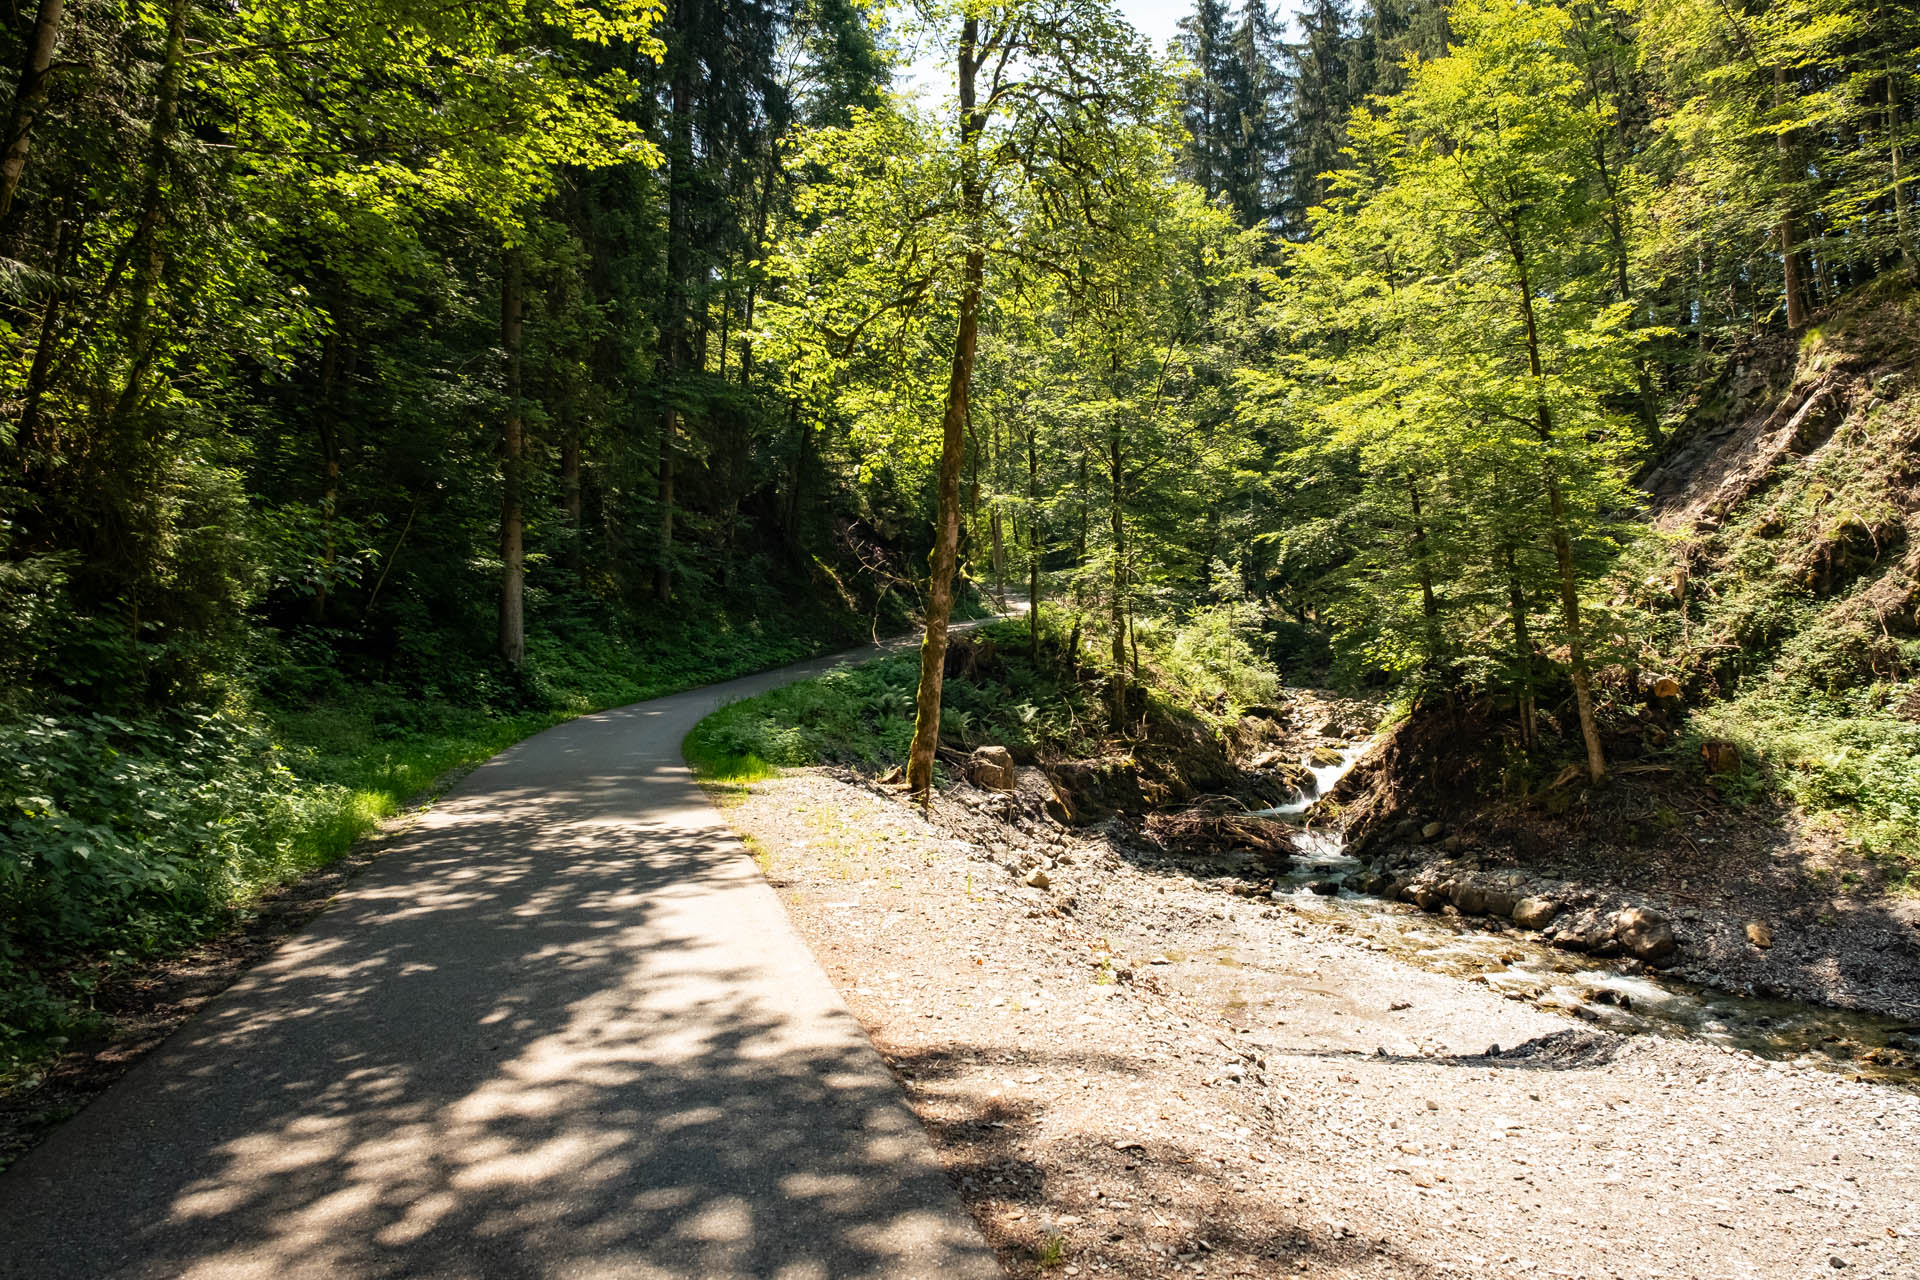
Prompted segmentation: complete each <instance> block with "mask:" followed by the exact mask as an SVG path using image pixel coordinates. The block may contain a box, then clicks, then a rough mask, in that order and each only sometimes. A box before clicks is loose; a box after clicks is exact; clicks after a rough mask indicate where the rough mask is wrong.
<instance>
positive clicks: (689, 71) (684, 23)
mask: <svg viewBox="0 0 1920 1280" xmlns="http://www.w3.org/2000/svg"><path fill="white" fill-rule="evenodd" d="M691 3H692V0H678V2H677V3H676V4H675V5H674V12H673V15H672V19H671V20H672V22H673V23H674V25H676V26H679V27H683V28H691V26H692V25H693V24H692V21H691V20H690V19H689V17H688V15H687V10H688V8H689V7H690V5H691ZM669 56H670V57H671V58H673V59H674V64H673V73H672V87H671V96H672V101H673V116H672V119H671V121H670V123H669V141H668V147H667V315H666V323H665V324H664V325H663V326H662V332H661V335H660V340H661V345H662V348H663V354H664V355H665V357H666V361H665V363H666V373H667V382H668V387H667V391H668V394H669V395H677V394H680V393H682V392H684V390H685V387H684V385H683V384H684V382H685V378H686V375H687V374H688V373H690V372H692V370H693V342H692V337H691V335H690V334H688V332H687V325H688V320H689V315H690V312H691V308H692V299H691V294H692V289H693V274H694V264H693V195H694V192H693V182H694V170H695V167H696V164H697V157H695V155H694V154H693V110H694V60H693V56H692V54H691V53H690V52H689V51H688V50H686V49H685V48H681V49H677V50H675V51H673V52H672V53H670V54H669ZM679 429H680V413H679V410H678V409H677V408H669V409H668V410H667V411H666V412H665V413H664V414H662V415H661V418H660V463H659V481H660V486H659V508H660V511H659V524H658V527H657V529H656V531H655V532H656V537H655V544H654V561H653V595H654V598H655V599H656V600H659V601H661V602H663V603H664V602H665V601H666V600H668V599H669V598H670V597H671V596H672V594H673V501H674V491H673V481H674V466H675V462H676V460H677V458H676V452H677V448H678V439H677V437H678V434H679Z"/></svg>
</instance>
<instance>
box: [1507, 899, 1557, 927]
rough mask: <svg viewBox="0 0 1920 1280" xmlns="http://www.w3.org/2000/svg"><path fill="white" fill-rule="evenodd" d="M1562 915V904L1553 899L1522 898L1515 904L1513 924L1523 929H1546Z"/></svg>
mask: <svg viewBox="0 0 1920 1280" xmlns="http://www.w3.org/2000/svg"><path fill="white" fill-rule="evenodd" d="M1559 914H1560V904H1559V903H1557V902H1555V901H1554V900H1553V899H1551V898H1522V899H1520V901H1518V902H1516V903H1514V904H1513V922H1514V923H1515V924H1517V925H1519V926H1520V927H1521V928H1522V929H1544V928H1546V927H1547V926H1548V925H1550V924H1552V923H1553V918H1554V917H1555V916H1557V915H1559Z"/></svg>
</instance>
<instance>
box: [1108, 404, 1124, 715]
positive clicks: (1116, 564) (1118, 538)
mask: <svg viewBox="0 0 1920 1280" xmlns="http://www.w3.org/2000/svg"><path fill="white" fill-rule="evenodd" d="M1107 463H1108V469H1109V470H1108V478H1109V479H1110V480H1111V481H1112V498H1111V500H1110V501H1109V502H1108V505H1107V519H1108V522H1109V526H1110V528H1111V531H1112V534H1113V589H1112V596H1111V599H1110V600H1109V602H1108V623H1109V626H1110V628H1111V629H1112V632H1113V727H1114V728H1116V729H1118V728H1120V727H1121V726H1122V725H1124V724H1125V723H1126V722H1127V626H1126V622H1127V558H1126V545H1127V520H1126V505H1125V501H1126V495H1125V492H1124V490H1123V488H1122V484H1123V482H1122V477H1121V458H1120V424H1119V422H1118V421H1117V420H1116V421H1115V422H1114V423H1113V425H1112V426H1111V427H1110V428H1109V430H1108V432H1107Z"/></svg>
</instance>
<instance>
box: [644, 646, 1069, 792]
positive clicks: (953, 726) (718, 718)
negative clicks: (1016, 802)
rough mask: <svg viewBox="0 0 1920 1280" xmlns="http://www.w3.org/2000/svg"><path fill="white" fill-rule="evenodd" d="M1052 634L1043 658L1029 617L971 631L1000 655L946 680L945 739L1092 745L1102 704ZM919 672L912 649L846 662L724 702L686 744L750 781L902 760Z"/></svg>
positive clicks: (706, 766)
mask: <svg viewBox="0 0 1920 1280" xmlns="http://www.w3.org/2000/svg"><path fill="white" fill-rule="evenodd" d="M1046 636H1047V639H1046V643H1045V644H1043V646H1042V653H1041V660H1040V664H1039V665H1038V666H1035V665H1034V664H1033V663H1032V662H1031V661H1029V660H1028V656H1027V624H1026V623H1025V622H1024V621H1008V622H997V623H990V624H988V625H987V626H985V627H982V628H980V629H979V630H978V631H976V632H974V633H973V634H972V636H971V637H970V638H971V639H972V640H973V641H974V642H975V643H976V644H984V645H991V646H992V650H993V653H994V656H993V657H992V658H991V659H983V669H982V671H981V673H979V675H978V676H977V678H974V679H950V680H948V681H947V682H946V685H945V689H944V694H943V699H942V701H943V704H944V705H943V707H942V710H941V717H940V723H941V737H942V739H943V740H944V741H947V742H949V743H955V742H957V743H962V744H965V745H968V746H977V745H981V744H984V743H994V744H998V745H1002V746H1007V747H1013V748H1016V749H1018V748H1021V747H1032V746H1037V745H1038V744H1039V743H1041V742H1043V741H1045V742H1051V743H1057V744H1062V745H1065V746H1067V747H1068V748H1069V749H1072V748H1074V747H1080V748H1085V749H1091V746H1092V743H1093V741H1094V737H1095V735H1097V733H1098V731H1099V715H1100V713H1099V712H1098V710H1097V709H1096V708H1095V707H1094V706H1093V704H1092V701H1091V697H1090V693H1089V691H1088V690H1087V689H1086V688H1085V687H1083V686H1082V685H1081V684H1080V683H1079V682H1077V681H1075V680H1074V679H1073V678H1072V676H1071V675H1070V674H1068V673H1066V672H1065V671H1063V670H1062V669H1061V667H1062V664H1061V662H1060V661H1059V637H1058V636H1057V635H1055V634H1053V633H1052V632H1048V633H1046ZM919 680H920V655H919V654H918V653H917V652H911V651H909V652H903V653H896V654H891V655H889V656H887V657H884V658H879V659H876V660H874V661H872V662H867V663H862V664H861V665H859V666H855V667H843V668H839V669H837V670H834V671H829V672H827V673H826V674H825V675H821V676H816V677H814V678H813V679H811V680H802V681H799V682H797V683H794V684H790V685H786V686H784V687H782V688H779V689H774V690H770V691H769V692H767V693H763V694H759V695H757V696H755V697H752V698H745V699H742V700H741V701H739V702H734V703H730V704H728V705H727V706H724V707H722V708H721V709H720V710H718V711H716V712H714V713H713V714H712V715H710V716H708V717H707V718H706V719H705V720H702V721H701V722H700V723H699V724H698V725H696V726H694V729H693V731H692V732H691V733H689V734H688V735H687V738H686V741H685V742H684V743H683V744H682V745H681V751H682V753H683V754H684V755H685V756H686V759H687V763H688V764H689V765H691V766H692V767H693V770H694V774H695V776H696V777H698V778H700V779H701V780H702V781H705V782H717V783H751V782H755V781H758V780H760V779H763V778H767V777H770V776H772V775H773V774H774V773H776V772H778V771H779V770H780V769H786V768H798V767H801V766H805V765H815V764H857V765H875V764H880V763H883V762H898V761H901V760H904V759H906V755H907V748H908V746H909V744H910V743H911V742H912V740H913V719H914V691H915V689H916V688H917V686H918V684H919Z"/></svg>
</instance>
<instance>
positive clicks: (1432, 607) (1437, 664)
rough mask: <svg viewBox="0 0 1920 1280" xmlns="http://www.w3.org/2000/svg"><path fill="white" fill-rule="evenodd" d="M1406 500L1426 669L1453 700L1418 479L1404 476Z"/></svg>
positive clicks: (1414, 476)
mask: <svg viewBox="0 0 1920 1280" xmlns="http://www.w3.org/2000/svg"><path fill="white" fill-rule="evenodd" d="M1407 501H1408V503H1409V504H1410V505H1411V507H1412V510H1413V562H1414V564H1415V565H1416V566H1417V567H1418V571H1419V575H1420V615H1421V617H1423V618H1424V619H1425V620H1426V626H1427V669H1428V670H1429V671H1433V672H1437V673H1439V674H1440V676H1441V683H1442V684H1443V685H1444V686H1445V687H1446V688H1447V690H1448V695H1447V696H1448V699H1449V701H1451V699H1452V696H1453V695H1452V687H1453V681H1452V679H1451V678H1449V677H1448V675H1447V674H1446V668H1447V665H1448V664H1447V661H1446V639H1445V637H1444V635H1443V634H1442V632H1441V629H1440V601H1439V599H1438V598H1437V597H1436V596H1435V595H1434V593H1433V556H1432V549H1431V548H1430V547H1429V545H1428V543H1427V526H1426V523H1425V520H1424V513H1423V512H1422V510H1421V507H1420V477H1419V476H1417V475H1409V476H1408V477H1407Z"/></svg>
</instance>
